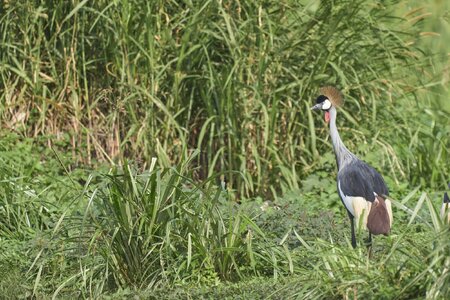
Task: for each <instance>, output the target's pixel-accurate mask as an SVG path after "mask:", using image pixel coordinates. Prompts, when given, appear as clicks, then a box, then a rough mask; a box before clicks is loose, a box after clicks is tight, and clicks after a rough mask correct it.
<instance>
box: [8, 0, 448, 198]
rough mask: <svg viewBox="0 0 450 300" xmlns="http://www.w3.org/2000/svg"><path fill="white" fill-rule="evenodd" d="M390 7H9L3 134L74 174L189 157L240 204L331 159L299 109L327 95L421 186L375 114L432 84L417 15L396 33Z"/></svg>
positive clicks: (288, 184) (398, 23) (395, 174)
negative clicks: (65, 155)
mask: <svg viewBox="0 0 450 300" xmlns="http://www.w3.org/2000/svg"><path fill="white" fill-rule="evenodd" d="M390 7H391V6H390V4H389V6H383V5H382V4H381V3H379V4H375V5H374V4H372V3H371V2H369V1H364V0H360V1H357V2H354V1H337V2H329V1H322V2H314V1H311V2H309V1H304V2H301V1H300V2H299V1H283V2H279V1H256V2H255V1H241V2H233V1H217V0H207V1H195V2H192V3H191V2H179V1H150V2H149V1H132V2H129V1H114V2H109V1H95V2H89V1H69V2H68V1H63V2H55V1H37V2H36V1H35V2H17V3H12V2H6V3H4V6H3V9H2V13H1V23H0V24H1V25H0V32H1V40H0V53H1V54H0V57H1V59H0V61H1V68H0V77H1V82H2V84H1V86H0V88H1V93H0V95H1V96H0V97H1V98H0V103H1V104H0V115H1V116H2V124H3V126H6V127H7V128H9V129H10V130H13V131H16V132H18V133H20V134H22V135H26V136H41V135H43V136H45V137H47V139H48V144H50V145H52V144H55V143H56V142H57V141H58V140H64V141H67V142H68V144H69V145H70V146H69V147H68V148H67V151H71V152H72V155H73V157H74V159H75V160H78V161H84V162H88V163H91V162H94V161H96V160H100V161H104V160H106V161H110V162H114V161H118V160H119V159H121V158H123V157H133V158H134V159H136V160H138V161H141V162H142V165H144V166H145V165H146V164H147V163H148V162H149V161H150V159H151V157H158V163H159V164H160V165H161V166H165V167H168V166H170V165H173V164H176V163H179V162H180V161H181V160H182V159H183V158H186V157H188V156H189V154H190V152H192V150H193V149H199V150H200V151H201V155H200V156H199V157H198V158H197V159H196V164H197V165H198V169H197V175H196V176H197V177H198V178H203V179H204V178H207V177H208V176H211V175H212V174H213V173H215V172H223V174H224V176H225V179H226V182H227V183H228V184H229V186H230V187H231V188H233V189H234V190H236V191H237V192H238V195H242V196H245V195H250V194H257V193H258V194H270V193H276V192H278V191H280V190H281V191H286V190H289V189H293V188H297V187H298V186H299V180H298V178H304V176H305V175H308V174H309V173H310V172H311V170H314V168H315V161H317V157H318V154H319V153H322V152H324V151H329V149H328V142H327V141H324V140H323V139H322V137H323V136H325V135H324V134H322V133H320V134H318V133H317V132H316V126H317V125H318V124H317V122H316V121H315V120H314V119H313V116H312V115H311V114H310V112H309V111H308V107H309V106H310V103H309V102H310V101H311V99H312V98H313V97H314V96H315V94H316V91H317V88H318V87H319V86H321V85H324V84H335V85H337V86H339V87H341V88H343V90H344V92H345V94H346V95H347V100H348V101H347V102H348V103H347V107H348V110H347V109H346V110H345V111H343V114H341V115H342V118H345V119H346V124H352V126H353V127H358V126H360V125H361V127H365V128H370V131H368V132H360V131H352V132H351V134H352V135H353V136H354V137H355V138H354V140H353V142H354V143H355V144H357V143H364V142H365V141H366V140H368V141H372V139H371V138H372V137H371V136H370V135H371V134H370V133H372V134H373V132H374V130H375V128H377V129H378V130H379V131H380V132H381V133H382V134H380V135H379V136H378V140H377V141H376V143H379V144H381V146H382V147H381V148H379V147H377V145H376V144H375V142H374V143H373V144H372V146H371V147H370V148H369V149H367V150H366V152H365V154H366V153H367V152H370V151H377V153H378V155H379V156H382V157H383V158H384V160H385V161H384V162H382V163H383V166H380V167H385V168H386V170H390V172H391V173H392V178H402V179H404V178H409V177H411V176H412V177H414V176H416V177H417V174H421V172H422V171H423V169H422V168H421V167H420V166H417V165H416V164H406V165H405V163H404V162H403V161H402V160H400V159H398V158H396V157H394V158H395V160H394V161H390V158H391V157H392V153H393V151H391V149H390V147H389V144H390V143H393V144H396V142H395V140H393V136H392V135H388V134H383V133H384V132H386V131H385V129H386V128H390V126H391V120H392V118H394V119H396V118H398V117H399V116H400V115H401V114H402V112H401V111H395V113H394V112H392V113H387V112H385V111H384V109H383V108H385V107H389V108H394V107H396V106H397V103H399V102H402V103H405V105H408V104H407V103H409V102H408V101H410V99H411V98H410V97H409V94H410V92H411V91H414V90H416V88H417V87H421V86H426V85H427V84H429V83H430V82H432V83H433V80H440V79H439V78H434V77H432V76H425V77H423V76H420V79H421V81H419V78H417V77H416V76H415V74H417V73H418V72H421V70H422V69H424V70H427V66H426V65H425V63H426V61H425V60H424V57H423V56H422V54H421V52H420V51H418V49H417V48H416V45H417V44H416V43H415V42H416V41H417V40H418V38H419V32H418V29H419V26H416V19H417V15H418V14H419V13H416V14H414V13H412V14H409V15H406V16H405V18H403V19H402V18H398V17H395V16H396V13H395V12H394V11H393V10H391V9H390ZM420 20H421V19H420ZM355 29H357V30H355ZM402 105H403V104H402ZM421 107H422V106H420V105H418V106H417V107H416V109H417V110H421ZM415 115H416V114H415ZM384 122H386V123H387V124H386V125H383V123H384ZM370 123H371V124H373V127H369V126H370V125H369V124H370ZM362 124H364V126H362ZM320 126H321V125H320ZM404 126H405V127H411V122H410V120H406V122H405V124H404ZM363 133H364V134H365V135H366V136H368V137H364V135H363ZM399 134H400V135H401V137H403V138H404V139H405V140H408V139H410V137H411V135H413V134H414V133H408V134H406V133H404V132H403V131H402V132H400V133H399ZM402 142H403V140H402ZM349 143H350V142H349ZM430 143H431V144H430V147H441V149H443V150H442V151H443V152H445V153H446V154H445V156H442V157H439V159H437V162H436V164H437V165H442V163H443V162H445V157H447V156H448V151H447V150H446V149H447V148H448V147H447V146H448V139H447V138H445V135H444V139H443V140H442V146H439V145H436V144H435V143H433V142H432V141H430ZM394 146H395V145H394ZM350 147H352V145H350ZM415 147H418V146H416V145H413V149H412V150H413V151H416V148H415ZM377 148H378V149H382V150H380V151H378V150H376V149H377ZM419 148H420V147H419ZM417 151H421V150H420V149H419V150H417ZM424 159H425V161H424V162H423V164H425V165H427V164H429V158H427V157H424ZM437 170H438V174H436V175H433V176H432V178H431V184H442V183H441V182H439V183H436V181H437V180H442V179H441V178H440V177H442V176H443V174H444V171H445V170H442V169H440V168H438V169H437ZM234 171H238V172H240V174H237V173H234ZM447 171H448V170H447ZM416 180H417V179H416Z"/></svg>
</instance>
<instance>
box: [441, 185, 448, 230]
mask: <svg viewBox="0 0 450 300" xmlns="http://www.w3.org/2000/svg"><path fill="white" fill-rule="evenodd" d="M448 188H449V189H450V182H449V184H448ZM446 213H447V217H446V215H445V214H446ZM441 218H442V219H443V220H444V221H445V222H447V223H449V224H450V198H449V197H448V194H447V192H445V193H444V200H443V201H442V206H441Z"/></svg>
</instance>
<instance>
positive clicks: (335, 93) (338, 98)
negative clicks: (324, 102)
mask: <svg viewBox="0 0 450 300" xmlns="http://www.w3.org/2000/svg"><path fill="white" fill-rule="evenodd" d="M319 92H320V94H321V95H324V96H325V97H327V98H328V100H330V102H331V104H333V106H336V107H339V106H342V105H343V104H344V98H343V97H342V93H341V91H339V90H338V89H337V88H335V87H333V86H324V87H321V88H320V89H319Z"/></svg>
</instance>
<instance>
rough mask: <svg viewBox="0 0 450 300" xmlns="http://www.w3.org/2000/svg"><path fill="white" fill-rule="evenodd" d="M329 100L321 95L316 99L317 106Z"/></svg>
mask: <svg viewBox="0 0 450 300" xmlns="http://www.w3.org/2000/svg"><path fill="white" fill-rule="evenodd" d="M327 99H328V98H327V97H326V96H324V95H320V96H319V97H317V99H316V104H318V103H322V102H323V101H325V100H327Z"/></svg>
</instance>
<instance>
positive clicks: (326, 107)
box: [322, 99, 331, 110]
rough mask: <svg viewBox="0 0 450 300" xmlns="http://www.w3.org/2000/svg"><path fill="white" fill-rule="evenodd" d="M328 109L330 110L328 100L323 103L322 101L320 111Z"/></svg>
mask: <svg viewBox="0 0 450 300" xmlns="http://www.w3.org/2000/svg"><path fill="white" fill-rule="evenodd" d="M330 108H331V102H330V100H328V99H326V100H325V101H323V103H322V110H328V109H330Z"/></svg>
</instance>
